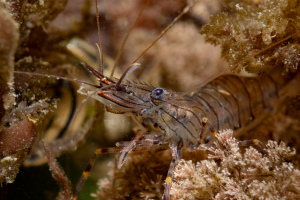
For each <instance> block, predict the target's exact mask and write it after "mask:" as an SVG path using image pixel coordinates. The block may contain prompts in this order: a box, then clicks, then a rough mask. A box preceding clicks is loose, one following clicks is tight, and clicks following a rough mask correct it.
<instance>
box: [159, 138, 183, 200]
mask: <svg viewBox="0 0 300 200" xmlns="http://www.w3.org/2000/svg"><path fill="white" fill-rule="evenodd" d="M182 147H183V142H182V141H181V142H179V143H178V144H177V145H175V144H172V145H170V148H171V152H172V161H171V164H170V167H169V170H168V175H167V178H166V187H165V191H164V196H163V200H170V189H171V185H172V181H173V177H174V169H175V167H176V165H177V164H178V161H179V160H180V159H181V150H182Z"/></svg>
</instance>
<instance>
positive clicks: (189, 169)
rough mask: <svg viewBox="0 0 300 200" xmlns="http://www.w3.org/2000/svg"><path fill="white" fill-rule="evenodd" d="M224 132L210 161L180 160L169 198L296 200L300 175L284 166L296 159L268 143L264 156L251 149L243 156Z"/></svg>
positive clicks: (280, 148)
mask: <svg viewBox="0 0 300 200" xmlns="http://www.w3.org/2000/svg"><path fill="white" fill-rule="evenodd" d="M232 135H233V132H232V131H231V130H226V131H223V132H220V134H219V135H218V136H217V138H218V140H217V141H216V143H215V144H216V148H211V149H210V151H211V152H213V154H211V155H209V156H208V158H209V160H203V161H201V162H198V163H197V164H196V165H195V164H193V163H192V161H185V160H181V161H180V162H179V164H178V166H177V168H176V171H175V174H174V177H175V183H174V184H173V185H172V190H171V194H172V196H173V198H174V199H284V198H286V199H297V198H298V197H299V195H300V182H299V180H300V171H299V170H298V169H295V168H294V167H293V164H292V163H289V162H286V160H287V159H288V158H290V157H291V156H293V155H295V153H296V152H295V150H294V151H292V150H291V149H290V148H289V147H287V146H286V145H285V144H284V143H283V142H281V143H280V144H279V145H278V144H277V142H274V141H269V142H268V144H267V145H266V149H265V151H266V152H267V154H265V155H263V154H262V153H260V152H259V151H258V150H256V149H254V148H253V147H250V148H247V149H246V152H245V153H242V150H241V148H240V147H239V142H238V141H237V140H236V139H235V138H233V137H232Z"/></svg>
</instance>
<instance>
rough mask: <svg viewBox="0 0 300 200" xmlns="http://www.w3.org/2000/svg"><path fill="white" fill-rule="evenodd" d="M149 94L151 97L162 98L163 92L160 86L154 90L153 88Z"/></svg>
mask: <svg viewBox="0 0 300 200" xmlns="http://www.w3.org/2000/svg"><path fill="white" fill-rule="evenodd" d="M150 96H151V98H152V99H155V100H161V99H162V98H164V96H165V92H164V90H163V89H161V88H156V89H155V90H153V91H152V92H151V94H150Z"/></svg>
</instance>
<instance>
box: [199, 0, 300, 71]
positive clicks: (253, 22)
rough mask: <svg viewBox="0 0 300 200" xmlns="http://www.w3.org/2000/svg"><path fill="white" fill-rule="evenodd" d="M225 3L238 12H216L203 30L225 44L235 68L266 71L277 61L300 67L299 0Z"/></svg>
mask: <svg viewBox="0 0 300 200" xmlns="http://www.w3.org/2000/svg"><path fill="white" fill-rule="evenodd" d="M224 5H225V7H226V8H227V9H228V10H230V11H235V12H236V13H235V14H233V15H231V14H228V13H221V14H219V15H215V16H212V17H211V23H210V24H207V25H205V26H204V27H203V28H202V30H201V31H200V33H201V34H206V41H208V42H210V43H213V44H221V46H222V56H223V57H224V58H226V60H227V61H228V63H229V65H230V68H231V70H232V71H234V72H239V71H240V70H241V69H242V68H245V69H246V70H247V71H248V72H250V73H262V72H264V71H266V70H268V68H269V67H271V66H274V65H284V66H285V67H286V68H297V67H298V65H299V61H300V56H299V55H300V51H299V33H300V30H299V23H300V20H299V17H300V6H299V1H295V0H272V1H271V0H267V1H252V0H246V1H225V3H224Z"/></svg>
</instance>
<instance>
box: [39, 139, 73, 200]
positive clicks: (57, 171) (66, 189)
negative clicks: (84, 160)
mask: <svg viewBox="0 0 300 200" xmlns="http://www.w3.org/2000/svg"><path fill="white" fill-rule="evenodd" d="M44 149H45V156H46V158H47V160H48V164H49V167H50V170H51V171H52V176H53V178H54V179H55V180H56V181H57V182H58V184H59V185H60V192H59V194H58V196H57V197H56V199H57V200H67V199H70V197H71V192H72V188H71V183H70V181H69V179H68V177H67V176H66V174H65V172H64V171H63V169H62V168H61V166H59V164H58V162H57V160H56V159H55V155H53V154H52V152H51V149H50V146H49V145H48V144H47V143H46V142H44Z"/></svg>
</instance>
